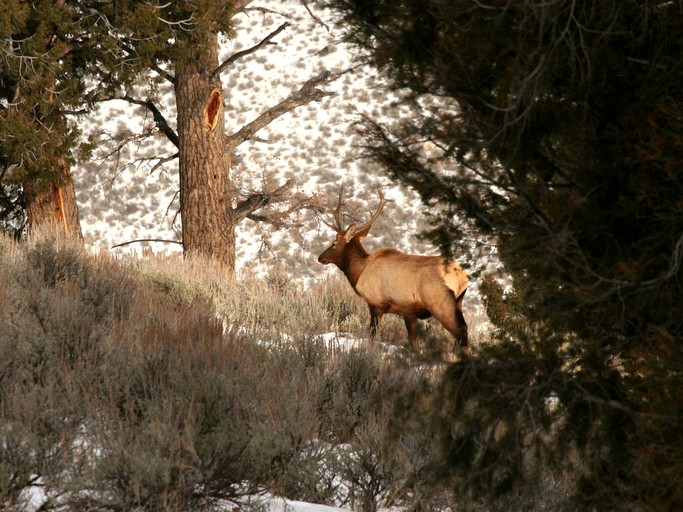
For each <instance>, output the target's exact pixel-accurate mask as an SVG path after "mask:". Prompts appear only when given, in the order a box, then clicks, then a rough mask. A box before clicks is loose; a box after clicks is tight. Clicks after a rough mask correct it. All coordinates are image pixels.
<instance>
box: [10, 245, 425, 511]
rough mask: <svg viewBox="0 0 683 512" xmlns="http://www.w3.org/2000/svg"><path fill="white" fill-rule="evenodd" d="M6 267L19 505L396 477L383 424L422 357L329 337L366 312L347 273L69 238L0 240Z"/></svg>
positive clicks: (201, 499) (349, 494)
mask: <svg viewBox="0 0 683 512" xmlns="http://www.w3.org/2000/svg"><path fill="white" fill-rule="evenodd" d="M0 277H2V278H4V279H5V283H6V285H5V286H4V287H3V288H2V289H0V305H1V306H2V308H1V310H0V318H1V319H2V322H0V350H2V353H3V358H2V360H1V361H0V424H2V428H1V429H0V503H2V504H3V506H4V507H5V508H16V509H21V507H22V506H23V505H22V503H23V501H22V500H24V499H25V498H26V496H27V494H26V492H25V491H26V488H27V487H28V486H29V485H31V484H32V483H39V484H40V485H41V486H42V490H43V491H44V494H45V496H46V498H45V499H46V500H47V501H46V503H45V504H44V505H43V508H44V509H50V508H52V509H60V508H72V509H95V510H112V509H122V510H130V509H136V508H138V509H146V510H189V509H203V508H206V509H209V508H211V507H213V506H214V505H215V504H216V503H217V502H218V500H233V501H234V500H239V499H240V498H242V497H244V496H250V495H252V494H253V493H254V492H255V491H256V490H258V491H263V490H269V491H270V492H271V493H273V494H278V495H285V496H287V497H290V498H298V499H306V500H312V501H316V502H320V503H325V504H330V505H349V504H351V501H353V502H354V504H356V505H358V506H359V507H361V505H359V504H361V503H362V504H363V505H362V507H361V508H363V509H365V510H371V509H372V507H373V506H376V505H377V503H379V502H380V500H381V499H382V498H383V497H384V496H385V495H387V493H389V491H391V490H392V489H393V487H395V485H396V481H397V480H396V478H395V477H394V476H392V477H391V478H389V476H388V475H390V474H391V473H392V472H393V473H397V469H396V467H397V466H396V461H400V458H399V457H397V456H396V455H395V454H392V452H391V451H387V450H386V449H385V447H386V446H388V444H387V443H388V439H389V438H388V436H389V434H390V433H391V429H386V428H385V425H386V423H387V418H390V417H391V414H390V411H392V410H393V408H394V403H396V397H397V396H401V395H402V394H404V393H405V389H406V387H407V388H410V387H411V386H414V385H415V382H414V381H413V380H412V379H411V378H409V377H408V376H409V375H411V374H413V373H414V370H413V369H411V368H409V367H407V366H400V365H396V364H395V361H391V362H390V361H389V360H388V359H387V358H386V357H385V356H384V355H383V354H382V353H381V352H380V351H379V350H377V349H376V348H370V349H368V348H359V349H351V350H348V351H344V350H330V349H328V348H327V347H326V346H325V344H324V342H323V341H322V340H321V338H320V337H318V336H316V335H317V334H319V333H321V332H329V331H333V330H336V329H340V328H341V329H348V330H353V329H351V327H353V326H354V325H355V326H360V320H358V319H360V318H363V323H365V320H366V318H367V316H366V315H367V307H366V306H365V304H364V303H363V302H362V301H360V300H358V298H357V297H355V296H354V295H353V292H352V291H351V290H350V288H349V287H348V283H346V282H344V281H341V280H329V281H326V282H324V283H322V284H319V285H316V286H313V287H312V289H311V290H310V291H302V289H301V288H300V287H299V286H298V285H297V284H295V283H293V282H291V280H287V279H284V278H283V276H281V275H278V276H270V277H269V278H267V279H265V280H259V279H256V278H254V277H250V278H241V279H237V280H233V281H230V280H226V279H225V278H224V276H222V275H221V274H220V273H219V272H217V271H216V270H215V269H213V268H212V267H210V266H209V265H207V264H205V263H202V262H200V261H188V262H181V261H180V260H174V259H170V258H169V259H164V258H153V259H151V260H123V261H119V260H115V259H112V258H110V257H107V256H97V257H93V256H91V255H88V254H86V253H84V252H82V251H81V250H80V248H78V247H77V246H75V245H72V244H70V243H69V242H68V241H62V240H59V239H56V238H55V237H54V236H52V237H51V236H47V237H46V236H43V237H42V238H40V237H38V238H36V239H34V240H32V241H30V242H29V243H26V244H23V245H17V244H16V243H14V242H11V241H8V239H0ZM358 329H360V327H358ZM363 332H364V327H363ZM283 334H287V336H283ZM340 446H344V447H348V449H347V448H344V449H343V450H342V449H341V448H340ZM344 453H347V454H348V455H349V457H350V458H348V457H346V456H343V454H344ZM373 464H375V465H376V467H375V466H373ZM373 468H374V469H373ZM397 474H400V472H398V473H397ZM340 475H342V476H343V477H345V479H346V480H345V479H344V478H340ZM368 479H369V482H370V483H367V484H366V483H364V482H368ZM354 482H355V483H354ZM414 485H415V486H417V485H419V483H415V484H414ZM373 504H374V505H373Z"/></svg>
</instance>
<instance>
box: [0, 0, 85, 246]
mask: <svg viewBox="0 0 683 512" xmlns="http://www.w3.org/2000/svg"><path fill="white" fill-rule="evenodd" d="M0 11H1V12H2V16H1V17H0V41H1V43H0V45H1V47H0V224H1V225H2V228H3V230H7V231H12V232H14V233H15V234H20V233H21V232H22V230H23V229H24V227H25V225H26V223H27V222H28V223H30V224H31V225H32V226H34V227H35V226H37V225H39V224H42V223H44V222H51V223H56V224H57V225H58V226H59V228H60V229H63V230H64V231H65V232H67V233H70V234H72V235H74V236H76V237H78V238H82V235H81V229H80V224H79V222H78V207H77V205H76V200H75V193H74V187H73V182H72V180H71V175H70V166H71V164H72V162H73V160H74V156H75V152H76V151H77V150H78V149H79V144H78V130H77V128H76V127H75V125H74V124H73V123H72V122H69V119H68V116H67V112H68V111H73V110H75V109H77V108H79V106H80V105H82V104H83V102H84V97H83V94H84V81H83V80H84V78H83V75H82V71H83V66H84V64H85V61H84V60H83V59H82V57H83V55H79V52H78V48H77V46H78V40H79V38H81V37H82V36H83V35H84V30H85V24H81V23H80V22H79V19H78V13H77V12H76V11H74V10H68V9H65V7H64V2H46V3H41V4H40V8H39V9H36V8H35V7H34V6H31V5H30V4H29V3H27V2H19V1H13V0H3V1H1V2H0ZM82 149H84V150H85V149H86V148H85V147H83V148H82Z"/></svg>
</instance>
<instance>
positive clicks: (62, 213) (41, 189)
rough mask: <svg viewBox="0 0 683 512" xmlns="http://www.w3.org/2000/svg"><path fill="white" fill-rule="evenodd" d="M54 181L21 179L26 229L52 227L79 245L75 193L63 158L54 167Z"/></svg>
mask: <svg viewBox="0 0 683 512" xmlns="http://www.w3.org/2000/svg"><path fill="white" fill-rule="evenodd" d="M55 168H56V171H57V173H58V178H57V179H55V180H52V181H48V180H25V181H24V182H23V183H22V187H23V190H24V202H25V204H26V215H27V217H28V223H29V229H31V230H35V229H36V228H38V227H39V226H42V225H46V224H52V225H54V227H55V229H57V230H59V231H60V232H62V233H64V234H65V235H66V236H68V237H72V238H74V239H75V240H78V241H79V243H80V244H81V245H82V244H83V232H82V231H81V224H80V220H79V216H78V204H77V203H76V191H75V189H74V183H73V179H72V177H71V171H70V170H69V166H68V164H67V163H66V161H65V160H64V159H63V158H60V159H59V160H58V161H57V162H56V164H55Z"/></svg>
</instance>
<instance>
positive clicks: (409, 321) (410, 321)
mask: <svg viewBox="0 0 683 512" xmlns="http://www.w3.org/2000/svg"><path fill="white" fill-rule="evenodd" d="M403 320H404V321H405V323H406V330H407V331H408V341H409V342H410V346H411V347H412V348H413V352H415V353H416V354H417V353H418V352H419V351H420V347H419V346H418V344H417V332H416V331H417V318H415V317H412V316H404V317H403Z"/></svg>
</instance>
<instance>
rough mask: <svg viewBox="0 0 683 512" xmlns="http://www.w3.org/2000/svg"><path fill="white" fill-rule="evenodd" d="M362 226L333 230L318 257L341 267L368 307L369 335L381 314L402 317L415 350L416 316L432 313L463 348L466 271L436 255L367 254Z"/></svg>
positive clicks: (383, 251)
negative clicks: (332, 238)
mask: <svg viewBox="0 0 683 512" xmlns="http://www.w3.org/2000/svg"><path fill="white" fill-rule="evenodd" d="M368 231H369V229H367V230H363V231H362V232H360V233H359V232H356V230H355V228H354V226H351V227H350V228H349V229H348V230H347V231H346V232H345V233H343V234H338V235H337V238H336V239H335V241H334V243H333V244H332V246H330V247H329V248H328V249H327V250H325V251H324V252H323V253H322V254H321V255H320V257H319V258H318V261H319V262H320V263H323V264H327V263H334V264H335V265H336V266H337V267H339V268H340V269H341V271H342V272H344V274H345V275H346V277H347V278H348V279H349V282H350V283H351V286H352V287H353V289H354V290H355V291H356V293H357V294H358V295H360V296H361V297H362V298H363V299H364V300H365V302H367V303H368V306H369V308H370V331H371V335H372V336H373V337H374V335H375V334H376V330H377V326H378V324H379V321H380V319H381V317H382V315H383V314H385V313H393V314H396V315H400V316H402V317H403V318H404V320H405V323H406V329H407V330H408V338H409V340H410V343H411V346H412V347H413V350H415V351H417V350H418V344H417V335H416V332H415V327H416V321H417V319H423V318H428V317H430V316H433V317H434V318H436V320H438V321H439V322H440V323H441V324H442V325H443V326H444V327H445V328H446V329H447V330H448V331H450V332H451V333H452V334H453V335H454V336H455V338H456V340H457V342H458V344H459V345H460V346H462V347H467V346H468V339H467V324H466V323H465V319H464V316H463V314H462V300H463V297H464V295H465V292H466V291H467V275H466V274H465V272H464V270H462V268H461V267H460V266H459V265H458V264H457V263H455V262H449V261H447V260H445V259H444V258H441V257H439V256H416V255H412V254H405V253H402V252H401V251H398V250H396V249H392V248H386V247H385V248H382V249H378V250H377V251H374V252H373V253H371V254H368V253H367V252H366V251H365V248H364V247H363V245H362V244H361V239H362V238H364V237H365V235H367V232H368Z"/></svg>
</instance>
